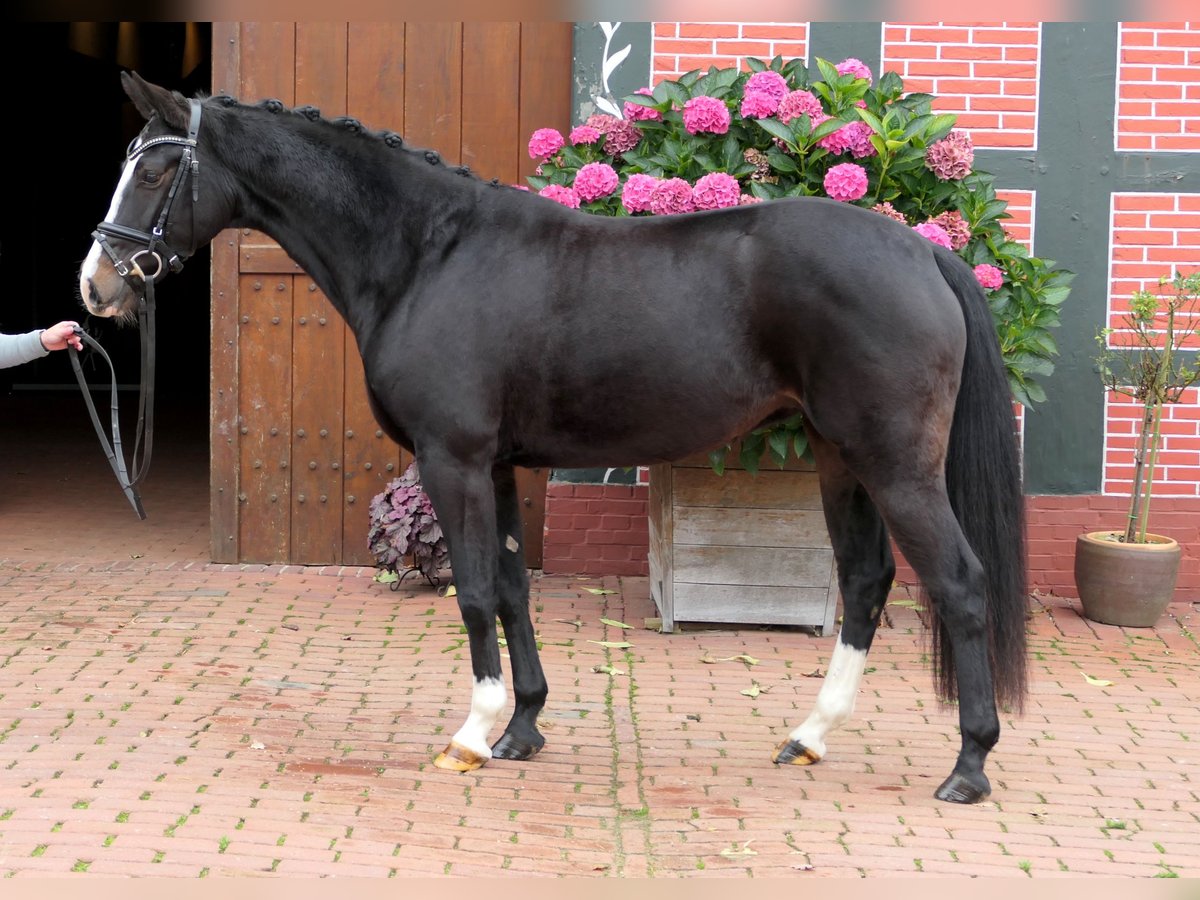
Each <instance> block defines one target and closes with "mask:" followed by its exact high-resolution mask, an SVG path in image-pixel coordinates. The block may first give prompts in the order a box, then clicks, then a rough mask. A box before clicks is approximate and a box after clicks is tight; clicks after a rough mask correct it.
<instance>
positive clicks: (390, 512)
mask: <svg viewBox="0 0 1200 900" xmlns="http://www.w3.org/2000/svg"><path fill="white" fill-rule="evenodd" d="M370 516H371V525H370V528H369V529H368V531H367V546H368V547H370V549H371V553H372V555H374V557H375V562H376V564H377V565H378V566H379V567H380V568H382V569H386V570H388V571H390V572H396V571H397V570H398V569H399V568H400V567H401V566H404V568H407V569H409V570H412V569H415V570H417V571H419V572H420V573H421V574H422V575H424V576H425V580H426V581H428V582H429V583H430V584H437V581H438V570H439V569H441V568H442V567H443V566H446V565H448V563H449V559H450V551H449V548H448V547H447V546H446V538H445V537H444V536H443V535H442V526H441V525H439V524H438V521H437V515H436V514H435V513H434V511H433V504H432V503H430V501H429V495H428V494H426V493H425V491H424V490H422V488H421V482H420V480H419V474H418V472H417V464H416V463H415V462H414V463H412V464H411V465H409V467H408V468H407V469H405V470H404V474H403V475H401V476H400V477H399V478H394V479H392V481H391V482H390V483H389V484H388V486H387V487H386V488H385V489H384V490H383V491H382V492H380V493H378V494H376V495H375V497H374V499H372V500H371V509H370ZM405 557H411V558H412V565H411V566H409V565H407V564H406V563H405ZM393 586H394V584H393Z"/></svg>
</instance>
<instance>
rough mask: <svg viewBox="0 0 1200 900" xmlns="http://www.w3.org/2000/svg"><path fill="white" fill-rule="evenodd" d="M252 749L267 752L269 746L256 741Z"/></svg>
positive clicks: (251, 746)
mask: <svg viewBox="0 0 1200 900" xmlns="http://www.w3.org/2000/svg"><path fill="white" fill-rule="evenodd" d="M250 749H251V750H266V749H267V745H266V744H264V743H263V742H262V741H255V742H254V743H253V744H251V745H250Z"/></svg>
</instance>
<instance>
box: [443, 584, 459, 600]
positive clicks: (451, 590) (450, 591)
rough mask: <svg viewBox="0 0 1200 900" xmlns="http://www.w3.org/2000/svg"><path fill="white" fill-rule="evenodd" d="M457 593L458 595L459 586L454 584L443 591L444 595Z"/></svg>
mask: <svg viewBox="0 0 1200 900" xmlns="http://www.w3.org/2000/svg"><path fill="white" fill-rule="evenodd" d="M457 595H458V588H456V587H455V586H454V585H452V584H451V585H449V586H447V588H446V590H445V592H443V594H442V596H443V597H455V596H457Z"/></svg>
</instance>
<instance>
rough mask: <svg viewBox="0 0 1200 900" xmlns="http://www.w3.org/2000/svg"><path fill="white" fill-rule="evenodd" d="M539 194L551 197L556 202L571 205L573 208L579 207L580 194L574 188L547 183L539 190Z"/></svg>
mask: <svg viewBox="0 0 1200 900" xmlns="http://www.w3.org/2000/svg"><path fill="white" fill-rule="evenodd" d="M538 196H540V197H549V198H550V199H551V200H553V201H555V202H556V203H561V204H562V205H563V206H569V207H570V208H571V209H579V194H577V193H576V192H575V190H574V189H573V188H569V187H563V186H562V185H561V184H548V185H546V186H545V187H544V188H542V189H541V190H540V191H538Z"/></svg>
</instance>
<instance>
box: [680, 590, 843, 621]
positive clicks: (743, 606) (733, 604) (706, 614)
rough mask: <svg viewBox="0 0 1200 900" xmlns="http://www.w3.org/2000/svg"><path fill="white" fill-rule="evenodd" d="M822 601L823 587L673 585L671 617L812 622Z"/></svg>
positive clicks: (820, 618)
mask: <svg viewBox="0 0 1200 900" xmlns="http://www.w3.org/2000/svg"><path fill="white" fill-rule="evenodd" d="M825 605H826V590H825V588H823V587H821V588H795V587H764V586H758V587H741V586H737V585H724V584H687V583H676V585H675V619H676V621H679V622H734V623H738V624H746V623H758V622H766V623H770V624H773V625H814V624H818V623H822V622H824V621H825Z"/></svg>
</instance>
